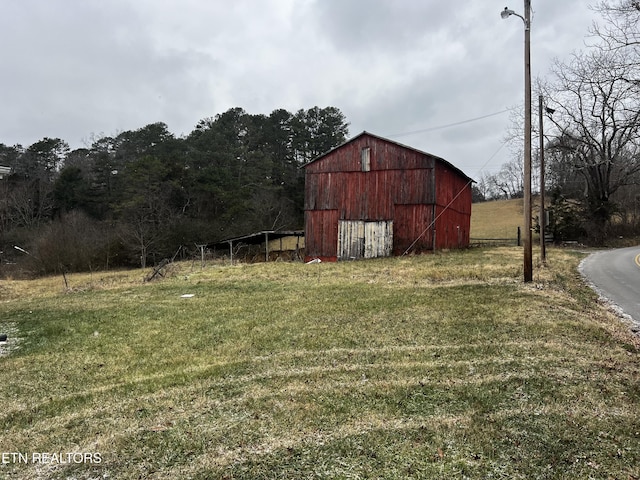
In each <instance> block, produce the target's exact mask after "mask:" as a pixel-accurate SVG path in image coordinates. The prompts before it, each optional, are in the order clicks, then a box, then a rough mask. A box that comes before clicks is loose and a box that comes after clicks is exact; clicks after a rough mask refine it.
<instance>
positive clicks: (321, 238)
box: [304, 132, 473, 261]
mask: <svg viewBox="0 0 640 480" xmlns="http://www.w3.org/2000/svg"><path fill="white" fill-rule="evenodd" d="M472 182H473V180H471V179H470V178H469V177H468V176H467V175H465V174H464V173H463V172H462V171H461V170H460V169H458V168H456V167H454V166H453V165H451V164H450V163H449V162H447V161H445V160H443V159H442V158H439V157H436V156H434V155H430V154H428V153H425V152H421V151H420V150H416V149H415V148H411V147H407V146H405V145H401V144H399V143H396V142H393V141H391V140H387V139H385V138H382V137H378V136H376V135H372V134H370V133H367V132H363V133H361V134H360V135H358V136H356V137H354V138H352V139H351V140H348V141H347V142H345V143H344V144H342V145H340V146H338V147H336V148H334V149H333V150H331V151H329V152H327V153H325V154H323V155H321V156H320V157H318V158H316V159H315V160H313V161H311V162H310V163H308V164H307V165H306V166H305V202H304V203H305V205H304V209H305V244H306V256H305V258H306V259H307V261H308V260H312V259H316V258H319V259H321V260H322V261H336V260H350V259H357V258H372V257H381V256H390V255H402V254H403V253H405V252H416V253H417V252H424V251H432V250H435V249H441V248H461V247H467V246H468V245H469V227H470V222H471V183H472Z"/></svg>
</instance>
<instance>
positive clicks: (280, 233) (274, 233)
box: [213, 230, 304, 245]
mask: <svg viewBox="0 0 640 480" xmlns="http://www.w3.org/2000/svg"><path fill="white" fill-rule="evenodd" d="M295 236H300V237H302V236H304V230H262V231H260V232H255V233H250V234H248V235H243V236H241V237H234V238H227V239H225V240H220V241H217V242H215V243H214V244H213V245H223V244H228V243H236V242H239V241H242V242H244V243H247V244H249V245H259V244H261V243H264V241H265V239H266V238H268V239H269V240H277V239H279V238H284V237H295Z"/></svg>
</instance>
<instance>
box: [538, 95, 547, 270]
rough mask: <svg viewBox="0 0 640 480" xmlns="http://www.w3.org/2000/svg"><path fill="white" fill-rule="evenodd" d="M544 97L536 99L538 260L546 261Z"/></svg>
mask: <svg viewBox="0 0 640 480" xmlns="http://www.w3.org/2000/svg"><path fill="white" fill-rule="evenodd" d="M543 101H544V97H543V96H542V95H540V96H539V97H538V117H539V118H540V260H541V261H542V263H543V264H544V263H545V262H546V261H547V246H546V243H545V227H546V225H545V224H546V223H547V222H546V215H545V206H544V122H543V121H542V102H543Z"/></svg>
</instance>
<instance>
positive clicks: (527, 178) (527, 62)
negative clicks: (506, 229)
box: [500, 0, 533, 282]
mask: <svg viewBox="0 0 640 480" xmlns="http://www.w3.org/2000/svg"><path fill="white" fill-rule="evenodd" d="M511 15H515V16H516V17H520V18H521V19H522V21H523V22H524V281H525V282H531V281H532V280H533V261H532V249H531V245H532V240H533V238H532V232H531V0H524V16H522V15H519V14H517V13H516V12H514V11H513V10H510V9H509V8H507V7H504V10H503V11H502V12H500V16H501V17H502V18H503V19H506V18H509V17H510V16H511Z"/></svg>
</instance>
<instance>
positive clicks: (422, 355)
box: [0, 247, 640, 480]
mask: <svg viewBox="0 0 640 480" xmlns="http://www.w3.org/2000/svg"><path fill="white" fill-rule="evenodd" d="M521 258H522V250H521V249H518V248H515V247H514V248H493V249H472V250H467V251H460V252H457V251H456V252H449V253H441V254H440V253H439V254H434V255H422V256H410V257H404V258H387V259H377V260H369V261H360V262H348V263H337V264H328V263H322V264H315V265H304V264H301V263H269V264H256V265H236V266H228V265H226V266H224V265H208V266H206V267H205V268H204V269H201V268H200V265H199V262H198V263H197V264H195V265H194V264H190V263H185V264H179V265H176V266H174V267H173V268H172V270H171V271H170V272H169V274H168V275H166V276H165V277H164V278H162V279H160V280H159V281H157V282H152V283H146V284H143V283H142V278H144V276H145V274H148V271H147V272H142V271H137V272H119V273H94V274H93V275H73V276H68V285H69V289H65V288H64V282H63V279H62V278H61V277H57V278H48V279H41V280H32V281H1V282H0V333H1V331H9V332H11V338H10V340H11V341H13V342H15V337H19V343H18V344H17V347H18V348H17V349H14V350H13V351H11V352H10V354H9V355H5V356H3V357H1V358H0V399H1V401H2V403H1V405H2V408H1V409H0V429H1V430H0V431H2V434H1V437H0V455H1V457H0V462H1V463H0V478H11V479H33V478H43V479H44V478H46V479H89V478H91V479H107V478H108V479H138V478H150V479H186V478H193V479H203V480H204V479H272V478H278V479H323V478H326V479H336V478H337V479H359V478H363V479H364V478H385V479H396V478H397V479H407V478H415V479H431V478H442V479H451V478H460V479H462V478H471V479H485V478H504V479H507V478H508V479H518V478H521V479H532V478H549V479H551V478H557V479H568V478H576V479H586V478H593V479H610V478H616V479H624V480H630V479H637V478H640V363H639V360H640V356H639V353H640V350H639V348H638V342H637V338H635V337H633V336H632V335H631V334H630V333H629V332H628V328H627V326H626V325H625V324H624V323H622V322H621V321H620V320H619V319H617V318H615V317H614V316H613V315H612V314H611V313H609V312H608V311H607V310H606V309H605V308H604V307H603V306H601V305H600V304H598V302H597V301H596V296H595V294H594V293H593V292H592V291H591V290H589V289H588V288H586V287H585V286H584V285H583V284H582V283H581V281H580V278H579V276H578V274H577V271H576V266H577V264H578V262H579V260H580V259H581V258H582V255H581V254H579V253H575V252H570V251H566V250H560V249H551V251H550V252H549V263H548V266H547V267H545V268H536V269H535V273H534V280H535V281H534V283H532V284H528V285H523V284H522V282H521V281H520V278H521V274H522V272H521V270H522V267H521ZM184 294H189V295H193V296H192V297H189V298H183V297H182V296H183V295H184ZM10 345H14V346H15V343H13V344H11V343H10ZM74 452H76V453H77V454H80V455H79V456H78V455H75V456H74V455H73V453H74ZM16 454H19V455H17V456H16ZM43 454H47V455H48V456H47V455H43ZM68 454H69V455H68ZM82 454H84V455H87V456H86V457H85V456H83V455H82ZM22 455H24V456H22ZM34 455H35V459H34ZM23 460H25V461H23ZM61 460H62V462H61ZM80 460H81V461H80ZM63 462H64V463H63ZM76 462H77V463H76Z"/></svg>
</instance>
